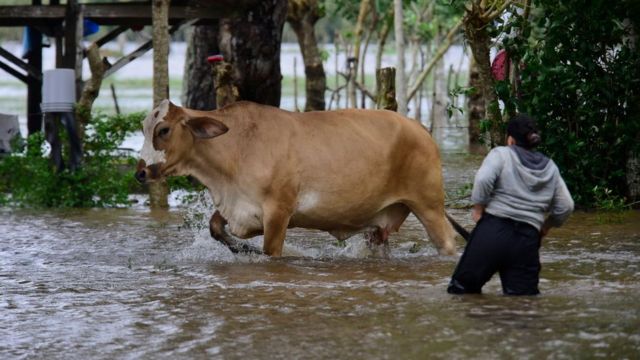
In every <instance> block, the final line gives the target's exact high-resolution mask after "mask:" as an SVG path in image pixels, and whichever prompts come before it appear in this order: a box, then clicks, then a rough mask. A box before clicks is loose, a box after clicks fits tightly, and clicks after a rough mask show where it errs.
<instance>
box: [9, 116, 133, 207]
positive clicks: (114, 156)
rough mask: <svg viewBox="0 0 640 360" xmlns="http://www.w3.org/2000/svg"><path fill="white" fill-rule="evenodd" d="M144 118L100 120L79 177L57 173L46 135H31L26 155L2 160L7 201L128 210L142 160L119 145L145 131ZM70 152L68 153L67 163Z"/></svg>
mask: <svg viewBox="0 0 640 360" xmlns="http://www.w3.org/2000/svg"><path fill="white" fill-rule="evenodd" d="M143 117H144V115H143V114H141V113H135V114H131V115H127V116H111V117H107V116H105V115H97V116H95V117H94V119H92V121H91V122H90V124H89V125H88V127H87V129H86V135H85V139H84V144H83V146H84V149H83V150H84V157H83V159H82V165H81V168H80V169H78V170H77V171H75V172H71V171H69V170H63V171H61V172H56V171H55V169H54V168H53V166H52V164H51V162H50V161H49V159H48V157H47V156H46V155H45V146H44V144H45V142H44V135H43V134H42V133H37V134H34V135H32V136H30V137H29V138H28V139H27V147H26V150H24V151H23V152H21V153H16V154H12V155H11V156H8V157H5V158H3V159H2V160H0V193H2V194H3V196H2V200H3V201H4V203H10V204H14V205H21V206H34V207H96V206H97V207H107V206H126V205H128V203H129V202H128V195H129V191H130V189H131V188H132V187H133V186H134V184H133V182H134V178H133V171H134V169H135V161H136V160H135V159H134V158H132V157H130V156H126V155H124V156H123V155H120V154H118V146H119V145H120V144H121V143H122V141H123V140H124V138H125V137H126V136H127V135H129V134H131V133H132V132H134V131H136V130H139V129H140V122H141V120H142V118H143ZM61 135H63V134H62V133H61ZM67 153H68V150H67V149H64V150H63V156H64V158H65V159H66V158H68V156H66V155H67Z"/></svg>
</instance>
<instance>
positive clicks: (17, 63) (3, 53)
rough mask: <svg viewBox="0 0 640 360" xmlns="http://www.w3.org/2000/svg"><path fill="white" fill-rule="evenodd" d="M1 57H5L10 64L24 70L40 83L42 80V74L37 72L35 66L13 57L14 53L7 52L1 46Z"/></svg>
mask: <svg viewBox="0 0 640 360" xmlns="http://www.w3.org/2000/svg"><path fill="white" fill-rule="evenodd" d="M0 56H2V57H4V58H5V59H7V60H8V61H9V62H11V63H12V64H14V65H15V66H17V67H19V68H21V69H23V70H24V71H26V72H27V74H29V76H30V77H32V78H34V79H36V80H38V81H40V80H41V79H42V74H41V73H40V72H39V71H37V70H36V69H35V68H34V67H33V66H31V65H29V64H27V63H26V62H24V61H22V59H20V58H19V57H17V56H15V55H13V54H12V53H10V52H9V51H8V50H6V49H5V48H3V47H2V46H0Z"/></svg>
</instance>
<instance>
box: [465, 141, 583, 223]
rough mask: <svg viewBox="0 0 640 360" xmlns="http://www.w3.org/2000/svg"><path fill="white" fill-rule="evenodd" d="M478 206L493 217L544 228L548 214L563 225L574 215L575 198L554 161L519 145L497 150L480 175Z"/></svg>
mask: <svg viewBox="0 0 640 360" xmlns="http://www.w3.org/2000/svg"><path fill="white" fill-rule="evenodd" d="M471 201H472V202H473V203H474V204H481V205H485V206H486V208H485V211H486V212H488V213H489V214H492V215H495V216H498V217H504V218H510V219H513V220H517V221H522V222H525V223H528V224H531V225H533V226H535V227H536V228H537V229H541V228H542V224H543V223H544V221H545V216H546V215H547V214H548V216H549V223H550V224H551V225H552V226H560V225H562V224H563V223H564V222H565V220H567V218H568V217H569V215H570V214H571V213H572V212H573V199H572V198H571V194H570V193H569V189H567V185H566V184H565V183H564V180H563V179H562V177H561V176H560V171H559V170H558V167H557V166H556V164H555V163H554V162H553V160H551V159H549V158H548V157H546V156H544V155H542V154H541V153H539V152H533V151H529V150H526V149H524V148H521V147H519V146H515V145H514V146H509V147H507V146H500V147H496V148H494V149H493V150H491V152H489V154H488V155H487V157H486V158H485V159H484V161H483V162H482V166H481V167H480V169H478V172H477V173H476V177H475V181H474V184H473V191H472V193H471Z"/></svg>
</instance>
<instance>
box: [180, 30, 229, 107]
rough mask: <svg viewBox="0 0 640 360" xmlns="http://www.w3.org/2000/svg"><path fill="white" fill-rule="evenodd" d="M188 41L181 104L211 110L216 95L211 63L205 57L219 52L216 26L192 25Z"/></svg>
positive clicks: (214, 103) (214, 105)
mask: <svg viewBox="0 0 640 360" xmlns="http://www.w3.org/2000/svg"><path fill="white" fill-rule="evenodd" d="M188 41H189V45H188V47H187V56H186V59H185V64H184V81H183V82H182V104H183V105H184V106H185V107H188V108H190V109H196V110H213V109H215V108H216V95H215V90H214V88H213V76H212V74H211V65H209V63H208V62H207V57H208V56H210V55H215V54H218V53H219V52H220V49H219V47H218V26H215V25H198V26H194V28H193V32H192V33H191V35H190V36H189V40H188Z"/></svg>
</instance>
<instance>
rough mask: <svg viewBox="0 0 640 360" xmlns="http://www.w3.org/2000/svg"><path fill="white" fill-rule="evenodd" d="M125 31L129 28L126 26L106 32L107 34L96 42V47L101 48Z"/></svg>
mask: <svg viewBox="0 0 640 360" xmlns="http://www.w3.org/2000/svg"><path fill="white" fill-rule="evenodd" d="M127 30H129V27H127V26H118V27H117V28H115V29H113V30H111V31H110V32H108V33H107V34H105V35H103V36H102V37H101V38H99V39H98V40H96V41H95V43H96V45H98V47H101V46H102V45H104V44H106V43H108V42H109V41H111V40H113V39H115V38H117V37H118V35H120V34H122V33H123V32H125V31H127Z"/></svg>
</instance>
